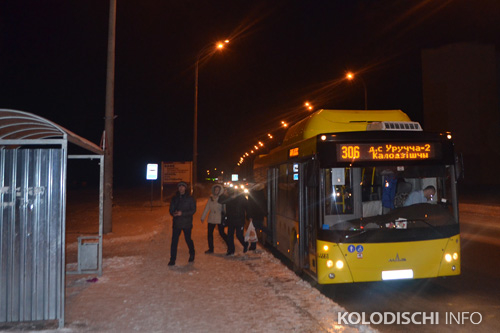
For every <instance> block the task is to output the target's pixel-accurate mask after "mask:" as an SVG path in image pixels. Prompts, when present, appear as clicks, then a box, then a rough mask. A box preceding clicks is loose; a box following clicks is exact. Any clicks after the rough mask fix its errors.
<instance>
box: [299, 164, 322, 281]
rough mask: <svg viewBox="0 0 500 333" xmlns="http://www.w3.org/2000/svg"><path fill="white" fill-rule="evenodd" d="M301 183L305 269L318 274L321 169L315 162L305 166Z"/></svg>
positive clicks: (302, 243) (302, 238) (302, 242)
mask: <svg viewBox="0 0 500 333" xmlns="http://www.w3.org/2000/svg"><path fill="white" fill-rule="evenodd" d="M303 175H304V176H303V177H302V182H301V194H302V198H301V199H302V200H301V202H302V208H303V214H302V216H303V221H304V222H303V223H302V226H303V230H301V233H300V236H301V237H300V238H301V240H302V241H301V245H302V248H303V249H304V250H303V251H302V253H303V262H304V265H303V267H304V268H306V269H308V270H310V271H311V272H313V273H316V238H317V233H318V226H319V225H320V222H319V200H318V197H319V183H318V181H319V177H318V176H319V168H318V167H317V163H316V161H315V160H312V161H308V162H306V163H304V164H303Z"/></svg>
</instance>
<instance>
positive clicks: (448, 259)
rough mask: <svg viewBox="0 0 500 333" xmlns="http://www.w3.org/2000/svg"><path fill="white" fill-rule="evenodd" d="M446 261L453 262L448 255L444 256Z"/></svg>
mask: <svg viewBox="0 0 500 333" xmlns="http://www.w3.org/2000/svg"><path fill="white" fill-rule="evenodd" d="M444 260H446V261H447V262H451V254H449V253H446V254H445V255H444Z"/></svg>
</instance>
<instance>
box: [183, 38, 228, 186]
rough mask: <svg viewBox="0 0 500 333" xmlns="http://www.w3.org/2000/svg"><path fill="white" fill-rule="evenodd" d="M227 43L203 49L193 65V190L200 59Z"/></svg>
mask: <svg viewBox="0 0 500 333" xmlns="http://www.w3.org/2000/svg"><path fill="white" fill-rule="evenodd" d="M227 43H229V40H227V39H226V40H225V41H224V42H219V43H217V44H216V46H215V48H212V44H210V45H209V46H207V47H205V48H203V49H202V50H201V51H200V52H198V55H197V57H196V63H195V65H194V124H193V176H192V179H193V184H192V186H191V187H192V189H193V190H194V187H195V185H196V183H197V181H198V174H197V173H198V72H199V67H200V59H202V57H207V56H211V55H212V54H214V53H215V52H216V51H217V50H222V49H223V48H224V45H225V44H227Z"/></svg>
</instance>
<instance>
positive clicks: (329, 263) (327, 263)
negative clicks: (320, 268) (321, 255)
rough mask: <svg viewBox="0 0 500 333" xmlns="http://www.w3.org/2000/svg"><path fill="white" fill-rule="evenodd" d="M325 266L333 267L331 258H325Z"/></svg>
mask: <svg viewBox="0 0 500 333" xmlns="http://www.w3.org/2000/svg"><path fill="white" fill-rule="evenodd" d="M326 267H328V268H332V267H333V260H327V261H326Z"/></svg>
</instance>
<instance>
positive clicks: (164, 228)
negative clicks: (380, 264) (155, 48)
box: [46, 198, 375, 332]
mask: <svg viewBox="0 0 500 333" xmlns="http://www.w3.org/2000/svg"><path fill="white" fill-rule="evenodd" d="M205 203H206V198H205V199H199V200H198V205H197V206H198V209H197V213H196V215H195V218H194V228H193V240H194V242H195V248H196V259H195V262H194V263H192V264H188V262H187V261H188V249H187V246H186V243H185V241H184V238H183V235H181V239H180V241H179V251H178V257H177V263H176V266H173V267H169V266H167V262H168V260H169V250H170V238H171V227H172V220H171V217H170V216H169V215H168V205H161V204H160V203H158V202H157V203H155V206H154V207H153V208H152V209H150V206H149V202H146V203H137V202H127V203H125V204H124V203H118V204H117V205H116V206H115V207H114V208H113V232H112V233H110V234H108V235H105V236H104V250H103V253H104V259H103V275H102V276H101V277H98V278H97V281H95V279H94V280H92V279H93V278H94V277H95V276H89V275H68V276H67V279H66V286H67V287H66V307H65V327H64V328H62V329H59V330H52V331H50V332H135V331H138V332H375V330H373V329H372V328H370V327H368V326H364V325H355V326H345V325H338V324H337V313H338V312H339V311H345V309H343V308H342V307H340V306H339V305H337V304H336V303H334V302H333V301H332V300H330V299H328V298H326V297H325V296H323V295H322V294H321V293H320V292H319V291H318V290H317V289H315V288H312V287H311V286H310V284H309V283H307V282H305V281H303V280H301V279H300V278H299V277H298V276H296V275H295V274H294V273H293V272H292V271H290V270H289V269H288V268H287V267H286V266H284V265H283V264H282V263H281V262H280V261H279V260H277V259H276V258H274V257H273V256H272V255H271V254H269V253H268V252H266V251H265V250H264V249H263V248H258V250H257V251H256V252H249V253H247V254H243V253H242V247H241V245H239V243H238V242H237V241H236V244H237V245H236V246H237V248H236V255H235V256H234V257H226V256H225V252H226V248H225V245H224V244H223V241H222V240H221V239H220V238H219V236H218V235H217V232H215V235H216V236H215V237H214V238H215V243H216V244H215V254H211V255H206V254H204V251H205V250H206V249H207V241H206V232H207V231H206V223H204V224H201V222H200V216H201V212H202V211H203V208H204V205H205ZM73 208H74V210H73V211H74V212H77V214H73V215H72V213H71V209H72V206H71V205H70V206H69V208H68V228H67V229H68V237H67V242H68V246H67V262H68V265H67V269H68V270H76V257H77V254H76V251H77V246H76V236H77V234H78V233H80V232H82V230H88V229H89V227H88V225H87V226H83V225H82V224H85V221H87V224H88V221H89V220H92V219H94V220H95V215H96V212H95V210H94V209H88V208H85V207H83V208H82V209H78V208H75V207H73ZM88 215H92V217H89V216H88ZM95 230H97V229H95ZM92 281H95V282H92ZM46 332H49V331H46Z"/></svg>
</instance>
